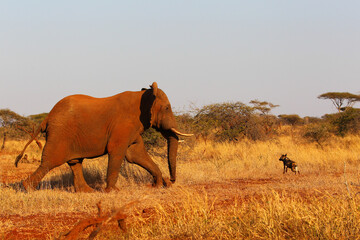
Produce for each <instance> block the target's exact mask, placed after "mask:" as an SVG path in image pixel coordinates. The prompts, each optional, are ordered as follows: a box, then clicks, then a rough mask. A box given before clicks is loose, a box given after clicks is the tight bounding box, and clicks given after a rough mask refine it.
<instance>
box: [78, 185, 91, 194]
mask: <svg viewBox="0 0 360 240" xmlns="http://www.w3.org/2000/svg"><path fill="white" fill-rule="evenodd" d="M75 192H82V193H94V192H95V190H94V189H92V188H91V187H89V186H88V185H86V186H81V187H77V188H75Z"/></svg>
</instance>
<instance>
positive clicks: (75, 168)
mask: <svg viewBox="0 0 360 240" xmlns="http://www.w3.org/2000/svg"><path fill="white" fill-rule="evenodd" d="M82 161H83V159H76V160H71V161H69V162H68V165H69V166H70V168H71V170H72V172H73V175H74V187H75V192H94V189H92V188H91V187H90V186H89V185H88V184H87V182H86V181H85V178H84V174H83V168H82Z"/></svg>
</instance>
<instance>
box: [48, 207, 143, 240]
mask: <svg viewBox="0 0 360 240" xmlns="http://www.w3.org/2000/svg"><path fill="white" fill-rule="evenodd" d="M138 202H139V200H136V201H133V202H130V203H128V204H126V205H124V206H122V207H121V208H120V209H117V210H116V211H113V212H112V213H109V214H103V211H102V208H101V201H100V202H98V203H97V204H96V206H97V208H98V216H97V217H93V218H87V219H84V220H81V221H79V222H78V223H77V224H76V225H75V226H74V227H73V229H71V230H70V231H69V232H67V233H62V234H60V236H59V237H58V238H55V239H56V240H60V239H61V240H76V239H78V238H79V235H80V234H81V233H82V232H83V231H84V230H85V229H87V228H89V227H93V226H95V227H96V228H95V230H93V231H92V232H91V233H90V235H89V237H88V239H94V238H95V237H96V236H97V234H98V233H99V232H100V231H101V230H102V229H103V227H104V226H105V225H106V224H108V223H109V222H111V221H117V222H118V226H119V228H120V229H121V230H123V231H124V232H126V224H125V219H126V217H127V215H126V214H124V210H125V209H126V208H129V207H130V206H132V205H134V204H135V203H138Z"/></svg>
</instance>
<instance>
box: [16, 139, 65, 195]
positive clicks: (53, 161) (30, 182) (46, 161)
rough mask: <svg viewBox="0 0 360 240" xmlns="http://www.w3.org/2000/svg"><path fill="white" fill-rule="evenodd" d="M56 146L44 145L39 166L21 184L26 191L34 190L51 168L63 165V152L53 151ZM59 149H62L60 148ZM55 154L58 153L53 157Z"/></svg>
mask: <svg viewBox="0 0 360 240" xmlns="http://www.w3.org/2000/svg"><path fill="white" fill-rule="evenodd" d="M56 147H58V146H52V145H50V146H49V145H47V144H45V147H44V150H43V153H42V157H41V164H40V166H39V167H38V169H36V171H35V172H34V173H33V174H31V175H30V176H29V177H28V178H27V179H25V180H24V181H22V184H23V186H24V188H25V190H26V191H32V190H35V189H36V187H37V186H38V185H39V183H40V181H41V179H43V177H44V176H45V175H46V174H47V173H48V172H49V171H50V170H51V169H53V168H55V167H58V166H60V165H62V164H63V163H65V151H59V150H58V151H54V149H56ZM60 147H63V146H60ZM60 147H59V149H64V148H60ZM55 153H58V154H57V155H55Z"/></svg>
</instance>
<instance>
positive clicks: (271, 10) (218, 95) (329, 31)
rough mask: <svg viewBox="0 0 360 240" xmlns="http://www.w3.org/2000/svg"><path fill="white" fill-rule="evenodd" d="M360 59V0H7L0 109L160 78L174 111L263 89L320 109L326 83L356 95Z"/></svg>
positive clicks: (296, 107) (287, 104)
mask: <svg viewBox="0 0 360 240" xmlns="http://www.w3.org/2000/svg"><path fill="white" fill-rule="evenodd" d="M359 64H360V1H331V0H302V1H286V0H282V1H271V0H262V1H260V0H259V1H256V0H249V1H241V0H234V1H212V0H202V1H200V0H198V1H186V0H182V1H176V0H171V1H169V0H163V1H115V0H114V1H91V0H82V1H81V0H77V1H56V2H55V1H39V0H34V1H20V0H19V1H11V0H8V1H1V2H0V83H1V86H0V89H1V90H0V108H9V109H11V110H13V111H15V112H17V113H19V114H21V115H25V116H26V115H30V114H37V113H42V112H49V111H50V110H51V108H52V107H53V106H54V104H55V103H56V102H57V101H59V100H60V99H61V98H63V97H65V96H67V95H70V94H76V93H82V94H88V95H92V96H95V97H105V96H110V95H114V94H116V93H119V92H123V91H125V90H134V91H137V90H140V89H141V88H142V87H147V86H148V85H149V84H151V83H152V82H153V81H156V82H158V85H159V87H160V88H161V89H163V90H164V91H165V92H166V93H167V95H168V97H169V99H170V101H171V103H172V105H173V107H174V108H175V110H178V111H179V110H183V109H187V108H188V106H189V105H190V104H191V103H193V104H195V105H196V106H198V107H200V106H202V105H206V104H211V103H219V102H228V101H241V102H244V103H248V102H249V101H250V100H252V99H258V100H264V101H270V102H272V103H274V104H278V105H280V107H279V108H277V109H276V110H275V111H273V113H274V114H293V113H296V114H299V115H300V116H322V115H323V114H325V113H331V112H335V109H334V107H333V106H332V104H331V102H330V101H326V100H319V99H317V96H318V95H320V94H321V93H324V92H329V91H346V92H351V93H356V94H360V88H359V82H360V66H359ZM358 105H360V104H358Z"/></svg>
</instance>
